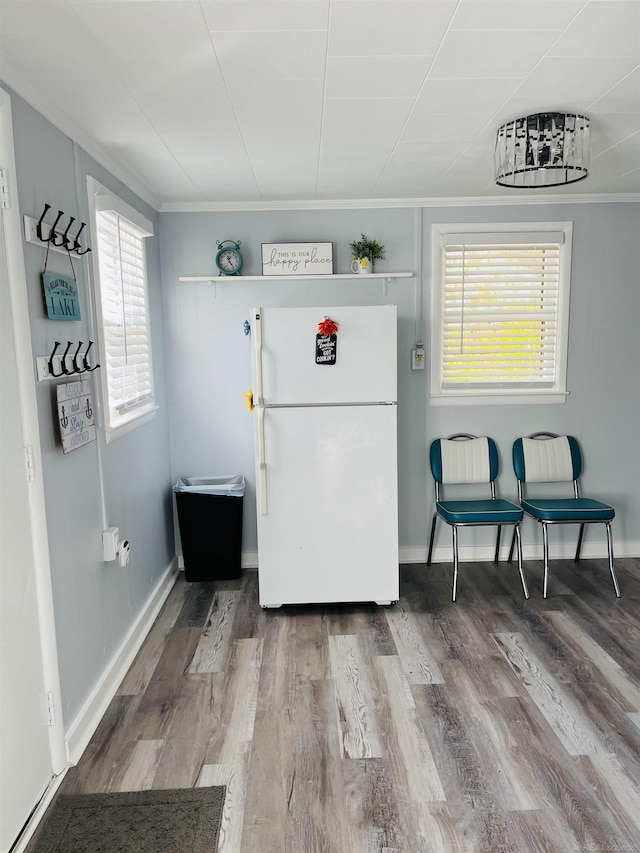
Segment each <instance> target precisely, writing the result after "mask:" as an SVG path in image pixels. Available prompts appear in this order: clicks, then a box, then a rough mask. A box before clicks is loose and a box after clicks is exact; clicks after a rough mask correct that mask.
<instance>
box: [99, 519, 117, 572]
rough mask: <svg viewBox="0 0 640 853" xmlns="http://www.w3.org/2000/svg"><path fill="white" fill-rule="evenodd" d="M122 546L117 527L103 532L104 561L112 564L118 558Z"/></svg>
mask: <svg viewBox="0 0 640 853" xmlns="http://www.w3.org/2000/svg"><path fill="white" fill-rule="evenodd" d="M119 545H120V531H119V529H118V528H117V527H108V528H107V529H106V530H103V531H102V559H103V560H104V562H105V563H110V562H111V561H112V560H115V559H116V558H117V556H118V547H119Z"/></svg>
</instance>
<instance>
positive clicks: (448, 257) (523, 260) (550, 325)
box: [440, 232, 564, 392]
mask: <svg viewBox="0 0 640 853" xmlns="http://www.w3.org/2000/svg"><path fill="white" fill-rule="evenodd" d="M442 242H443V245H442V281H441V287H442V291H441V316H440V322H441V329H440V347H441V352H440V389H441V390H442V391H443V392H446V391H447V390H456V389H457V390H461V391H464V390H465V389H466V390H481V389H486V390H494V391H495V390H499V389H505V388H511V389H514V390H516V389H538V390H544V389H549V390H552V389H557V380H558V353H559V341H560V334H559V328H560V327H559V323H560V319H561V318H560V313H559V305H560V288H561V268H562V265H561V251H562V248H563V242H564V238H563V234H562V233H551V232H548V233H543V234H524V233H514V234H510V233H505V234H502V235H490V234H482V233H479V234H466V235H463V234H452V235H445V236H444V237H443V241H442Z"/></svg>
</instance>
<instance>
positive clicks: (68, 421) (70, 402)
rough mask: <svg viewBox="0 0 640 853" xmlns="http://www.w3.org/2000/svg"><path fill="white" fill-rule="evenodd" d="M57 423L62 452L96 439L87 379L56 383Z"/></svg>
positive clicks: (90, 394)
mask: <svg viewBox="0 0 640 853" xmlns="http://www.w3.org/2000/svg"><path fill="white" fill-rule="evenodd" d="M56 391H57V396H58V425H59V427H60V437H61V438H62V451H63V453H71V451H72V450H77V449H78V447H83V445H85V444H89V442H91V441H95V440H96V426H95V422H94V408H93V394H92V393H91V383H90V382H89V380H88V379H84V380H83V381H82V382H66V383H64V384H62V385H58V387H57V389H56Z"/></svg>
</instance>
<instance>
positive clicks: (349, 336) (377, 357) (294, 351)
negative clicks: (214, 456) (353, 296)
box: [252, 305, 397, 405]
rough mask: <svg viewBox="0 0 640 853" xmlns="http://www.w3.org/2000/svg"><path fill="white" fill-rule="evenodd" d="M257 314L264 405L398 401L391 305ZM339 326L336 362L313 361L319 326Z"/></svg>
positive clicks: (393, 308)
mask: <svg viewBox="0 0 640 853" xmlns="http://www.w3.org/2000/svg"><path fill="white" fill-rule="evenodd" d="M256 314H259V315H260V326H261V329H260V331H261V335H260V334H258V333H256V334H253V335H252V341H253V346H254V348H255V347H256V346H260V345H261V358H260V359H258V360H256V359H255V358H254V364H257V365H258V366H257V368H256V370H259V369H260V367H261V374H262V385H261V386H260V382H259V381H258V380H257V379H256V377H255V376H254V391H255V390H256V386H257V387H258V388H260V387H261V388H262V395H263V400H264V403H265V405H304V404H311V405H313V404H325V403H364V402H374V403H378V402H386V401H390V400H397V360H396V349H397V318H396V306H395V305H382V306H371V305H368V306H360V307H351V306H349V307H344V306H343V307H334V308H331V307H320V308H254V309H253V321H252V329H255V328H256V327H257V324H256ZM325 316H327V317H330V318H331V319H332V320H335V322H336V323H338V326H339V330H338V334H337V350H336V361H335V364H317V363H316V335H317V334H318V323H321V322H322V320H323V319H324V318H325Z"/></svg>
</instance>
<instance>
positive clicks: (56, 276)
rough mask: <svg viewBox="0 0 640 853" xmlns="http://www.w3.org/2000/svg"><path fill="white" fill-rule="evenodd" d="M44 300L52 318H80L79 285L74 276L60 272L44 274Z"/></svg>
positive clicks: (48, 313) (49, 316) (48, 314)
mask: <svg viewBox="0 0 640 853" xmlns="http://www.w3.org/2000/svg"><path fill="white" fill-rule="evenodd" d="M42 287H43V288H44V301H45V305H46V306H47V317H48V318H49V319H50V320H80V319H81V317H80V301H79V299H78V285H77V283H76V280H75V279H74V278H70V277H69V276H67V275H61V274H60V273H51V272H45V273H43V274H42Z"/></svg>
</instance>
